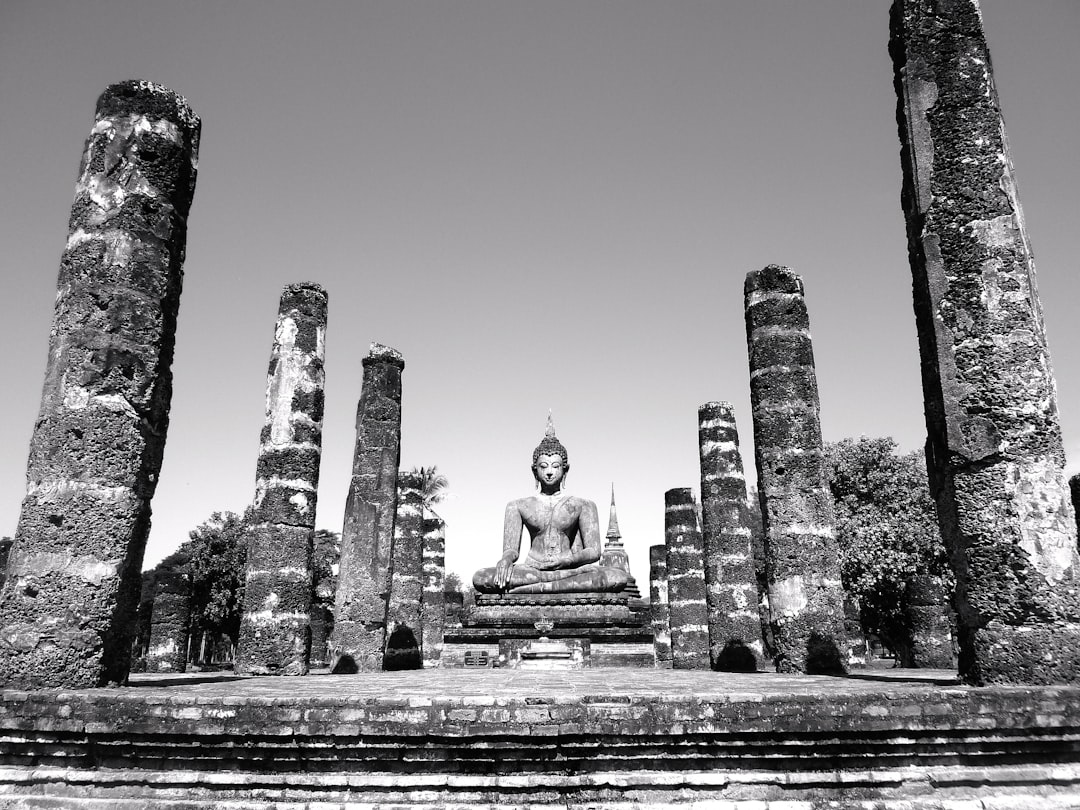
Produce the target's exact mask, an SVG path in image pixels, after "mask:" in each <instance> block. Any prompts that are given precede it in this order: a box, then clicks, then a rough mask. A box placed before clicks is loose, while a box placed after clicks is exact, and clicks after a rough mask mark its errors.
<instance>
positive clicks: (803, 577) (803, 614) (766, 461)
mask: <svg viewBox="0 0 1080 810" xmlns="http://www.w3.org/2000/svg"><path fill="white" fill-rule="evenodd" d="M744 305H745V311H746V341H747V347H748V350H749V355H750V403H751V408H752V411H753V414H752V415H753V419H754V443H755V447H754V459H755V461H756V463H757V471H758V492H759V496H760V498H761V519H762V524H763V528H764V530H765V548H766V578H767V580H768V587H769V607H770V613H771V616H772V626H773V633H774V636H775V643H776V669H777V671H778V672H807V673H835V672H842V671H843V670H844V662H845V661H846V659H847V652H846V651H847V641H846V639H845V638H844V592H843V589H842V587H841V585H840V557H839V549H838V546H837V542H836V514H835V506H834V504H833V499H832V494H831V493H830V491H829V486H828V478H827V476H826V472H825V456H824V454H823V453H822V447H821V423H820V420H819V417H818V411H819V404H818V388H817V375H816V373H815V370H814V351H813V347H812V345H811V342H810V318H809V315H808V314H807V311H806V301H805V300H804V298H803V283H802V279H801V278H799V276H797V275H795V273H793V272H791V270H789V269H788V268H786V267H780V266H779V265H775V264H773V265H769V266H768V267H766V268H765V269H764V270H758V271H755V272H753V273H749V274H748V275H747V276H746V284H745V287H744Z"/></svg>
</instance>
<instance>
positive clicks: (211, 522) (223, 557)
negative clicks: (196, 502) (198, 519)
mask: <svg viewBox="0 0 1080 810" xmlns="http://www.w3.org/2000/svg"><path fill="white" fill-rule="evenodd" d="M246 517H247V516H246V515H244V516H241V515H238V514H236V513H235V512H214V514H212V515H211V516H210V518H209V519H208V520H206V521H205V522H203V523H201V524H200V525H199V526H198V527H196V528H195V529H193V530H192V531H191V533H190V534H189V537H190V538H191V539H190V540H188V542H186V543H184V545H182V546H181V547H180V550H179V551H178V552H177V554H182V553H183V554H186V555H187V556H188V561H187V568H188V572H189V573H190V574H191V623H192V627H193V629H197V630H198V631H201V632H203V633H209V634H210V635H211V636H221V635H226V636H228V637H229V638H230V639H231V640H232V643H233V645H235V644H236V642H237V639H238V638H239V635H240V613H241V610H242V609H243V605H244V566H245V565H246V563H247V537H246V535H245V529H246V527H247V523H246ZM174 556H176V555H174ZM170 559H171V558H170Z"/></svg>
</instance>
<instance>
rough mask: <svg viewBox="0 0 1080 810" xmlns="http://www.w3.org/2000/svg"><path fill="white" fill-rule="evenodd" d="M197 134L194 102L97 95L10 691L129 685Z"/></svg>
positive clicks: (126, 91)
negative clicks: (114, 684) (132, 645)
mask: <svg viewBox="0 0 1080 810" xmlns="http://www.w3.org/2000/svg"><path fill="white" fill-rule="evenodd" d="M199 133H200V122H199V118H198V116H196V115H195V113H194V112H192V109H191V107H190V106H189V105H188V103H187V101H185V100H184V99H183V98H182V97H180V96H179V95H177V94H176V93H174V92H172V91H171V90H168V89H166V88H164V87H161V86H160V85H156V84H151V83H149V82H138V81H129V82H122V83H120V84H114V85H112V86H111V87H109V88H108V89H106V90H105V92H104V93H103V94H102V95H101V98H99V99H98V103H97V111H96V115H95V121H94V127H93V129H92V130H91V132H90V136H89V138H88V139H87V141H86V148H85V151H84V153H83V159H82V164H81V165H80V167H79V179H78V182H77V184H76V186H75V200H74V202H73V203H72V206H71V217H70V220H69V232H68V240H67V246H66V248H65V249H64V253H63V256H62V257H61V260H60V275H59V279H58V283H57V297H56V308H55V311H54V314H53V321H52V330H51V332H50V339H49V353H48V364H47V367H46V371H45V384H44V387H43V390H42V397H41V410H40V412H39V413H38V419H37V423H36V425H35V427H34V434H33V437H32V439H31V441H30V459H29V463H28V465H27V472H26V482H27V486H26V497H25V499H24V500H23V503H22V509H21V511H20V514H19V523H18V527H17V528H16V530H15V538H14V544H13V546H12V549H11V555H10V559H9V561H8V576H7V580H6V582H5V583H4V586H3V590H2V591H0V683H3V684H5V685H7V686H9V687H26V688H40V687H54V686H64V687H87V686H103V685H105V684H107V683H110V682H114V683H123V682H124V681H126V679H127V676H128V670H129V667H130V663H131V635H132V630H133V628H134V626H135V613H136V610H137V606H138V600H139V591H140V582H141V568H142V560H143V551H144V549H145V546H146V538H147V533H148V532H149V529H150V499H151V497H152V496H153V494H154V489H155V487H156V485H157V481H158V473H159V471H160V469H161V459H162V453H163V451H164V447H165V434H166V431H167V429H168V425H169V403H170V400H171V398H172V376H171V370H170V369H171V365H172V359H173V346H174V342H175V334H176V317H177V311H178V308H179V304H180V289H181V286H182V278H183V270H182V268H183V262H184V248H185V243H186V234H187V217H188V211H189V208H190V206H191V199H192V195H193V194H194V191H195V175H196V167H197V165H198V152H199Z"/></svg>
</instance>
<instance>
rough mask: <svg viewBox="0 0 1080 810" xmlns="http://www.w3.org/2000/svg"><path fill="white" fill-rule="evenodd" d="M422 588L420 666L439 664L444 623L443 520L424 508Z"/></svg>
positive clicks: (444, 540) (429, 666) (444, 531)
mask: <svg viewBox="0 0 1080 810" xmlns="http://www.w3.org/2000/svg"><path fill="white" fill-rule="evenodd" d="M423 568H424V570H423V577H424V582H423V585H424V592H423V595H422V596H421V598H420V625H421V627H422V629H423V638H422V639H421V640H420V649H421V652H422V653H423V657H424V667H425V668H427V669H430V668H432V667H437V666H439V662H440V660H441V659H442V648H443V632H444V630H445V627H446V593H445V589H446V523H445V521H443V519H442V518H440V517H438V516H436V515H434V514H432V513H431V512H430V511H425V512H424V555H423Z"/></svg>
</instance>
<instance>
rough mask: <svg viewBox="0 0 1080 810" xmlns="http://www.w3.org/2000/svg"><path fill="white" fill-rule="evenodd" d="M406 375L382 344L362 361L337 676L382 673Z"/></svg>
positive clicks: (334, 648) (338, 606) (338, 604)
mask: <svg viewBox="0 0 1080 810" xmlns="http://www.w3.org/2000/svg"><path fill="white" fill-rule="evenodd" d="M404 368H405V360H404V359H403V358H402V356H401V353H400V352H398V351H397V350H396V349H391V348H390V347H389V346H382V345H380V344H378V343H373V344H371V351H370V352H369V353H368V356H367V357H365V358H364V382H363V387H362V389H361V392H360V402H359V404H358V405H357V407H356V451H355V454H354V456H353V470H352V480H351V481H350V482H349V494H348V497H347V498H346V500H345V523H344V526H343V527H342V530H341V563H340V566H339V569H338V588H337V594H336V596H335V600H334V632H333V634H332V636H331V640H330V646H331V650H330V652H331V659H332V660H333V662H334V663H333V665H332V667H333V670H334V671H335V672H356V671H358V670H365V671H374V670H381V669H382V666H383V647H384V646H385V644H386V608H387V600H388V599H389V595H390V559H391V554H392V551H393V546H394V515H395V513H396V511H397V474H398V464H399V461H400V457H401V372H402V370H403V369H404Z"/></svg>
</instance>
